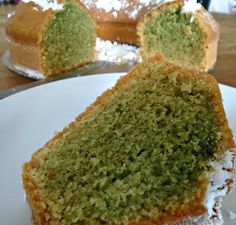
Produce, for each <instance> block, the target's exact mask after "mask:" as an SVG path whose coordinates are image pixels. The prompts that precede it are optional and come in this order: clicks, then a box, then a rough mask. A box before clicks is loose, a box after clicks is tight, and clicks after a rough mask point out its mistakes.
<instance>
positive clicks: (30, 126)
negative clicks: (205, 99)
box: [0, 74, 236, 225]
mask: <svg viewBox="0 0 236 225" xmlns="http://www.w3.org/2000/svg"><path fill="white" fill-rule="evenodd" d="M120 76H121V74H103V75H95V76H87V77H79V78H71V79H67V80H63V81H57V82H53V83H49V84H46V85H42V86H39V87H36V88H33V89H29V90H27V91H24V92H20V93H18V94H16V95H13V96H10V97H8V98H5V99H3V100H1V101H0V225H31V224H32V223H31V212H30V210H29V208H28V205H27V203H26V201H25V194H24V190H23V189H22V186H21V166H22V164H23V163H24V162H25V161H28V160H30V158H31V154H32V153H33V152H34V151H35V150H37V149H38V148H40V147H42V146H43V145H44V144H45V143H46V142H47V141H48V140H49V139H50V138H51V137H52V136H53V134H54V132H56V131H60V130H61V129H62V128H63V127H64V126H66V125H67V124H68V123H69V122H71V121H72V120H73V119H74V118H75V117H76V116H77V115H78V114H79V113H80V112H81V111H83V110H84V109H85V108H86V107H87V106H88V105H89V104H90V103H91V102H93V101H94V100H95V99H96V97H97V96H98V95H100V94H101V93H102V92H103V91H104V90H106V89H107V88H109V87H111V86H113V84H114V83H115V81H116V80H117V79H118V78H119V77H120ZM221 90H222V94H223V98H224V105H225V110H226V113H227V117H228V119H229V123H230V126H231V128H232V129H233V131H234V135H235V137H236V116H235V115H236V89H234V88H230V87H227V86H223V85H221ZM235 203H236V192H234V193H232V194H231V195H229V196H228V197H226V199H225V201H224V208H225V209H230V210H232V211H233V212H236V204H235ZM225 221H226V223H225V224H227V225H233V224H234V225H235V224H236V220H230V219H229V217H227V218H226V220H225Z"/></svg>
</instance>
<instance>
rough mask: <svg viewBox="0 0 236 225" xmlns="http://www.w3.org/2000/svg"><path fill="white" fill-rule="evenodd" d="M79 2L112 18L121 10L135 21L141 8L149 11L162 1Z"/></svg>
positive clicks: (95, 0)
mask: <svg viewBox="0 0 236 225" xmlns="http://www.w3.org/2000/svg"><path fill="white" fill-rule="evenodd" d="M81 2H83V3H84V4H85V5H86V6H87V7H88V8H96V9H98V10H103V11H104V12H106V13H109V12H111V13H112V15H113V17H114V18H116V17H117V15H118V14H119V12H120V11H121V10H123V11H124V13H125V14H126V15H127V16H128V17H129V18H130V19H136V18H137V16H138V15H139V12H140V10H141V9H142V8H143V7H148V8H149V9H151V7H153V6H156V5H158V4H159V3H160V2H163V0H139V1H137V2H135V1H129V0H81Z"/></svg>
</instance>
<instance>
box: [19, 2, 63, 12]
mask: <svg viewBox="0 0 236 225" xmlns="http://www.w3.org/2000/svg"><path fill="white" fill-rule="evenodd" d="M22 2H25V3H29V2H33V3H35V4H37V5H39V6H40V7H41V8H42V10H43V11H46V10H48V9H52V10H62V9H63V6H64V5H63V4H62V3H58V2H57V0H22Z"/></svg>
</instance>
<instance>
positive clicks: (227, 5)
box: [209, 0, 236, 13]
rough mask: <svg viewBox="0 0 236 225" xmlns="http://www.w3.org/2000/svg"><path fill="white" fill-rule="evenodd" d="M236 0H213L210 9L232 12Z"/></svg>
mask: <svg viewBox="0 0 236 225" xmlns="http://www.w3.org/2000/svg"><path fill="white" fill-rule="evenodd" d="M235 3H236V1H235V0H211V4H210V8H209V11H211V12H219V13H231V12H232V8H233V6H235Z"/></svg>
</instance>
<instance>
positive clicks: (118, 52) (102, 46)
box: [96, 38, 141, 64]
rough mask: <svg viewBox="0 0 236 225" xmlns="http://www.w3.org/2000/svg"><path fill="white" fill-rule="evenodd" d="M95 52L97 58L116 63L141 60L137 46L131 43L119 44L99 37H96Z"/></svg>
mask: <svg viewBox="0 0 236 225" xmlns="http://www.w3.org/2000/svg"><path fill="white" fill-rule="evenodd" d="M96 52H97V58H98V60H104V61H110V62H115V63H118V64H122V63H126V62H129V61H134V62H140V61H141V56H140V51H139V48H137V47H135V46H132V45H127V44H119V43H117V42H111V41H103V40H101V39H100V38H97V41H96Z"/></svg>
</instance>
